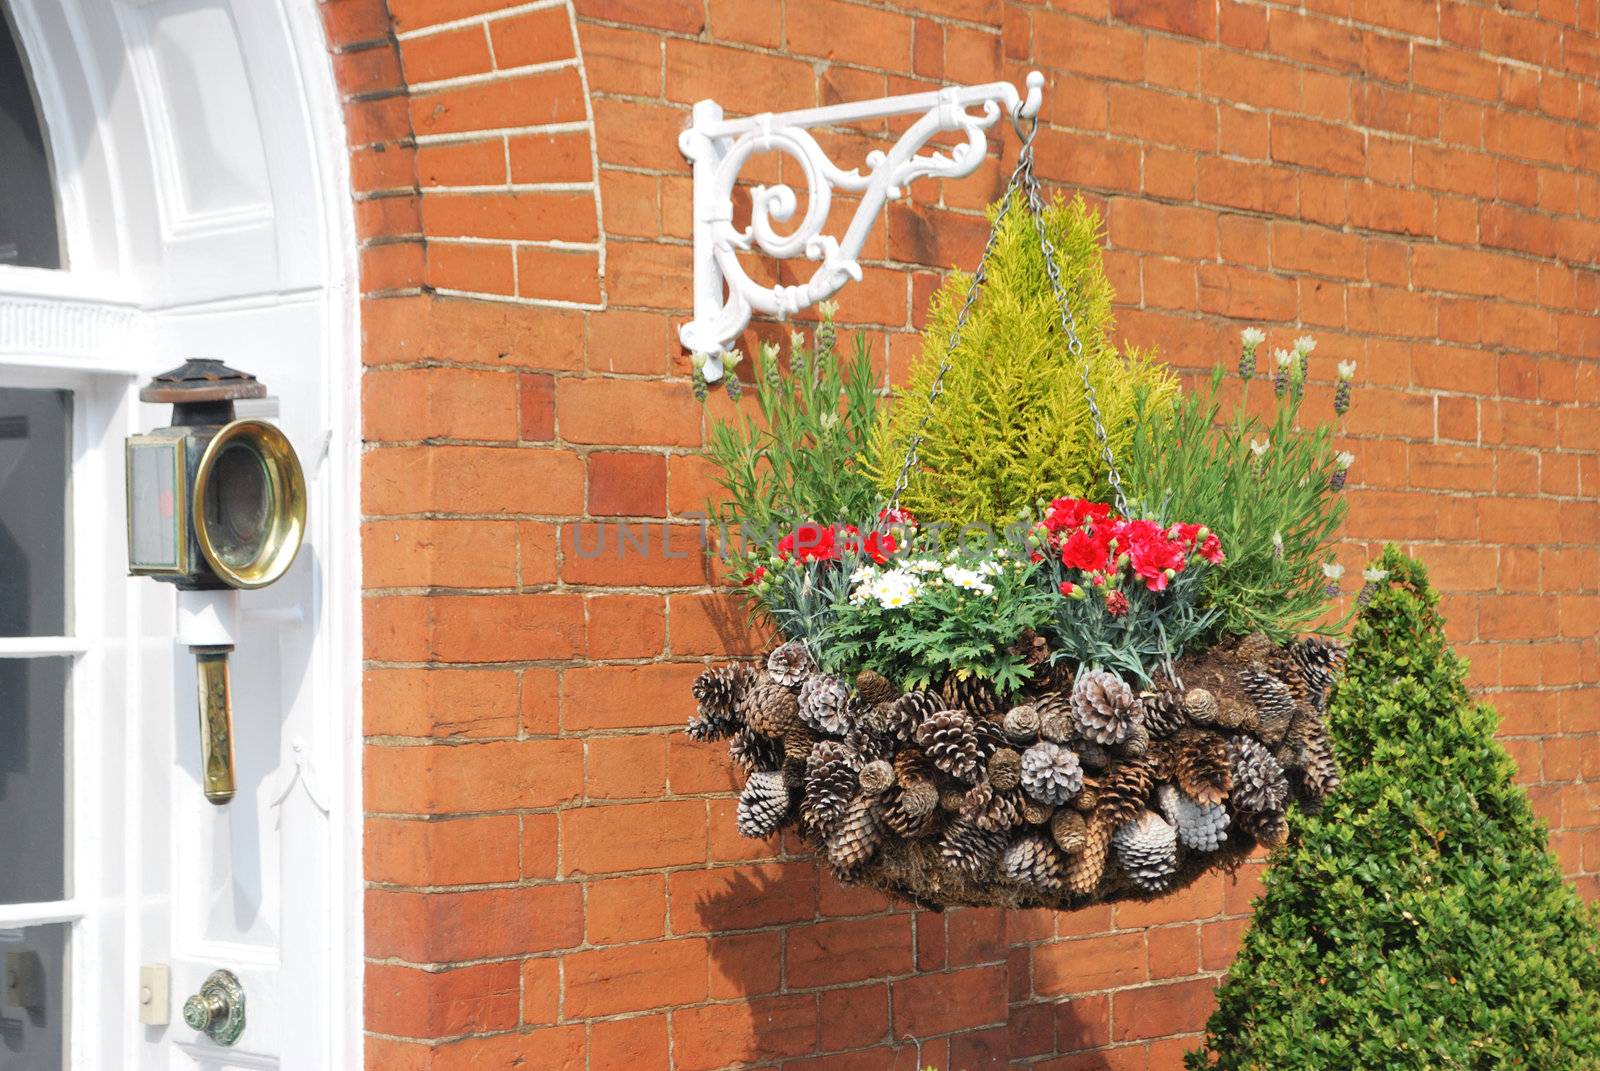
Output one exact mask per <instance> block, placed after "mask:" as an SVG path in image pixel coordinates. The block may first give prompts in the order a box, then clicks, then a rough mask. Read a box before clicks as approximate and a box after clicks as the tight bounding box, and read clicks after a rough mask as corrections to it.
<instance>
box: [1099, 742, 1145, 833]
mask: <svg viewBox="0 0 1600 1071" xmlns="http://www.w3.org/2000/svg"><path fill="white" fill-rule="evenodd" d="M1150 788H1151V779H1150V764H1149V763H1146V762H1143V761H1141V760H1139V759H1133V760H1131V761H1129V762H1122V763H1118V764H1117V765H1115V766H1112V767H1111V768H1109V769H1108V770H1106V772H1105V776H1103V777H1102V778H1100V782H1099V785H1098V793H1099V798H1098V800H1097V801H1096V803H1095V809H1094V813H1095V817H1096V818H1097V819H1098V820H1100V821H1102V822H1104V823H1105V824H1106V826H1107V827H1108V828H1110V829H1116V828H1117V827H1118V826H1120V825H1122V824H1123V823H1124V822H1127V821H1129V820H1130V819H1133V818H1137V817H1138V816H1139V814H1140V813H1141V812H1143V811H1144V809H1145V801H1146V800H1147V799H1149V798H1150Z"/></svg>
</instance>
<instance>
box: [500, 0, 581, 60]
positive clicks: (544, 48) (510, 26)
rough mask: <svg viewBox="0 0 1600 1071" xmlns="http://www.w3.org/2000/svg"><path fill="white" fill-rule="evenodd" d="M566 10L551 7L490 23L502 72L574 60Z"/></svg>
mask: <svg viewBox="0 0 1600 1071" xmlns="http://www.w3.org/2000/svg"><path fill="white" fill-rule="evenodd" d="M567 18H568V16H567V11H566V9H565V7H564V6H563V7H551V8H544V9H542V10H536V11H529V12H525V13H523V14H521V15H512V16H510V17H507V18H503V19H495V20H494V21H493V22H491V23H489V24H488V25H489V39H490V40H491V41H492V42H493V43H494V58H495V63H496V64H497V65H498V66H499V67H501V68H502V69H504V68H508V67H529V66H533V65H534V64H538V63H554V62H556V61H558V60H565V59H571V58H573V56H575V55H576V54H577V53H576V50H575V48H574V45H573V40H572V28H571V26H570V24H569V23H568V21H567Z"/></svg>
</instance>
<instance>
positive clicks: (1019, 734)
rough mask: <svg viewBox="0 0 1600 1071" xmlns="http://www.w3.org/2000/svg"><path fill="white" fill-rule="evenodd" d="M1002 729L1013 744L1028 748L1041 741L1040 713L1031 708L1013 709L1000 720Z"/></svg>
mask: <svg viewBox="0 0 1600 1071" xmlns="http://www.w3.org/2000/svg"><path fill="white" fill-rule="evenodd" d="M1000 728H1001V730H1002V731H1003V732H1004V733H1005V734H1006V736H1007V738H1009V739H1010V740H1011V741H1012V742H1013V743H1017V744H1021V745H1023V746H1024V747H1026V746H1027V745H1028V744H1031V743H1033V742H1034V741H1035V740H1037V739H1039V711H1038V710H1036V709H1035V708H1033V707H1030V706H1020V707H1012V708H1011V709H1010V710H1008V711H1006V716H1005V717H1004V718H1002V719H1001V720H1000Z"/></svg>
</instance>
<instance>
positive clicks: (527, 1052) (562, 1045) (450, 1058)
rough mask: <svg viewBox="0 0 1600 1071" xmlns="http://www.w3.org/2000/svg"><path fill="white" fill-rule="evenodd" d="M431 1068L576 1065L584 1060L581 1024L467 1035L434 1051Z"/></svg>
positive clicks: (458, 1069)
mask: <svg viewBox="0 0 1600 1071" xmlns="http://www.w3.org/2000/svg"><path fill="white" fill-rule="evenodd" d="M435 1052H436V1054H435V1056H434V1060H433V1066H432V1069H431V1071H469V1069H470V1071H476V1069H477V1068H482V1067H536V1066H538V1065H539V1064H540V1063H545V1064H546V1066H549V1067H576V1066H578V1065H580V1064H582V1063H583V1060H584V1029H583V1026H582V1024H575V1025H570V1026H551V1027H545V1028H543V1029H539V1030H533V1031H530V1032H528V1033H525V1034H520V1033H519V1034H497V1035H494V1036H492V1037H486V1038H467V1039H464V1040H462V1041H457V1042H453V1043H451V1044H448V1045H443V1046H440V1047H439V1048H438V1049H437V1050H435Z"/></svg>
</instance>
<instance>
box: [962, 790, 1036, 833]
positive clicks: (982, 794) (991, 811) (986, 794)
mask: <svg viewBox="0 0 1600 1071" xmlns="http://www.w3.org/2000/svg"><path fill="white" fill-rule="evenodd" d="M1019 797H1020V793H1018V792H1017V791H1016V790H1014V789H1013V790H1012V791H1009V792H1001V791H999V790H998V789H996V788H995V787H994V786H993V785H991V784H990V783H989V782H987V781H979V782H978V783H977V784H976V785H973V786H972V788H970V789H968V790H967V795H966V799H965V800H963V801H962V804H961V810H960V812H959V814H960V815H961V817H962V818H963V819H965V820H966V821H968V822H971V823H972V824H973V825H975V826H977V827H978V828H979V829H983V830H988V831H991V832H993V831H998V830H1007V829H1010V828H1011V827H1012V826H1017V825H1021V824H1022V804H1021V801H1020V798H1019Z"/></svg>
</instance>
